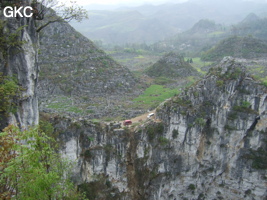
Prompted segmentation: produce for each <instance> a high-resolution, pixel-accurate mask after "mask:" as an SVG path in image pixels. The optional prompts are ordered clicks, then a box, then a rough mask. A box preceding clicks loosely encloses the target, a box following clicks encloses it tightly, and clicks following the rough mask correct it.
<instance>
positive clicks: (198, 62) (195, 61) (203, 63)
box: [185, 57, 212, 74]
mask: <svg viewBox="0 0 267 200" xmlns="http://www.w3.org/2000/svg"><path fill="white" fill-rule="evenodd" d="M187 59H188V58H185V60H187ZM192 60H193V63H190V65H192V67H194V68H195V69H196V70H197V71H198V72H199V73H201V74H206V73H207V72H206V71H203V70H202V69H201V68H202V67H205V66H208V65H211V64H212V62H207V61H202V60H201V59H200V57H196V58H192Z"/></svg>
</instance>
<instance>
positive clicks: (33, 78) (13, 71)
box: [0, 1, 39, 129]
mask: <svg viewBox="0 0 267 200" xmlns="http://www.w3.org/2000/svg"><path fill="white" fill-rule="evenodd" d="M27 2H29V1H27ZM0 20H1V21H3V22H4V23H5V27H4V31H5V34H6V35H8V34H12V33H15V32H16V30H17V29H18V28H20V27H22V26H25V27H24V28H23V29H22V30H21V31H20V32H18V41H24V42H23V44H22V45H21V46H20V47H10V48H8V53H7V55H8V57H7V58H4V57H2V56H1V55H3V52H0V54H1V55H0V60H1V61H0V72H2V73H3V74H4V75H7V76H14V77H15V78H17V80H18V84H19V86H21V87H22V88H23V90H22V94H21V98H20V99H18V109H17V111H16V112H15V113H14V114H12V116H10V118H9V119H7V120H6V123H2V124H1V127H0V129H1V128H3V127H5V126H6V125H7V124H8V123H12V124H18V125H19V126H20V127H21V128H27V127H28V126H32V125H36V124H37V123H38V118H39V112H38V101H37V96H36V87H37V79H38V65H37V57H36V53H37V48H36V47H37V44H38V43H37V42H38V37H37V34H36V32H35V26H34V21H33V19H32V18H9V19H7V18H5V17H4V16H3V14H2V13H0Z"/></svg>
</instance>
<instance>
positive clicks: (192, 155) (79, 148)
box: [50, 58, 267, 200]
mask: <svg viewBox="0 0 267 200" xmlns="http://www.w3.org/2000/svg"><path fill="white" fill-rule="evenodd" d="M266 109H267V88H266V86H263V85H261V84H260V83H259V82H257V81H255V80H253V79H252V78H251V77H250V76H249V75H248V74H247V72H246V70H245V68H244V66H242V65H241V64H240V63H238V62H236V61H235V60H234V59H233V58H225V59H224V60H223V61H222V62H221V63H220V64H219V65H218V66H217V67H216V68H213V69H211V70H210V72H209V73H208V75H207V76H206V77H205V78H204V79H203V80H200V81H199V82H197V83H196V84H195V85H194V86H193V87H191V88H189V89H188V90H186V91H184V92H183V93H181V94H180V95H178V96H176V97H174V98H172V99H169V100H166V101H165V102H164V103H162V104H161V106H160V107H158V108H157V111H156V119H155V120H148V121H146V122H145V123H142V124H140V125H137V126H134V127H130V128H124V129H114V128H112V126H109V125H107V124H100V123H93V122H90V121H86V120H83V119H80V120H77V121H72V120H71V119H68V118H67V119H63V118H59V117H54V118H51V119H50V121H51V122H53V123H54V126H55V130H56V132H57V133H58V134H59V137H58V140H59V141H60V143H61V147H62V148H61V152H62V154H63V155H64V156H67V157H69V158H70V159H72V160H73V161H74V162H76V167H75V169H74V177H73V178H74V179H75V181H76V183H77V184H79V187H80V188H81V189H82V190H83V191H86V192H87V195H88V196H89V197H90V199H125V200H126V199H134V200H138V199H149V200H150V199H151V200H152V199H153V200H156V199H158V200H164V199H166V200H167V199H168V200H169V199H173V200H174V199H257V200H260V199H265V198H266V196H267V190H266V184H267V181H266V178H267V174H266V172H267V171H266V170H267V163H266V159H267V158H266V155H267V154H266V153H267V143H266V141H267V129H266V128H267V127H266V122H267V115H266Z"/></svg>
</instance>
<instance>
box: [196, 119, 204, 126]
mask: <svg viewBox="0 0 267 200" xmlns="http://www.w3.org/2000/svg"><path fill="white" fill-rule="evenodd" d="M195 123H196V124H197V125H199V126H204V125H205V124H206V122H205V120H204V119H203V118H197V119H196V120H195Z"/></svg>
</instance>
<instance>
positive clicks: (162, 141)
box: [158, 137, 169, 146]
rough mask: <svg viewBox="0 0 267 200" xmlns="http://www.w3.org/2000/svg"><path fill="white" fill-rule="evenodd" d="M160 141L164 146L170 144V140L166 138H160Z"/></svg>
mask: <svg viewBox="0 0 267 200" xmlns="http://www.w3.org/2000/svg"><path fill="white" fill-rule="evenodd" d="M158 141H159V144H160V145H162V146H165V145H167V144H169V140H168V139H167V138H165V137H159V139H158Z"/></svg>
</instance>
